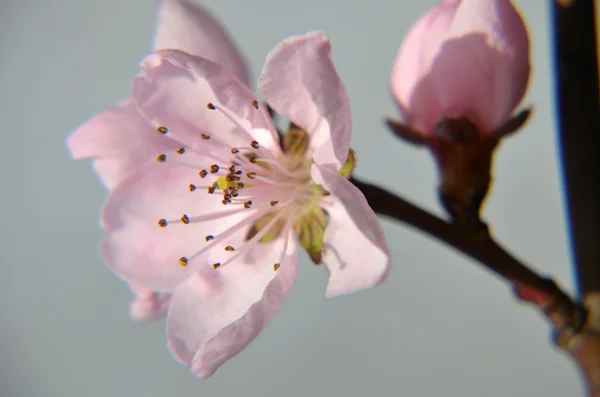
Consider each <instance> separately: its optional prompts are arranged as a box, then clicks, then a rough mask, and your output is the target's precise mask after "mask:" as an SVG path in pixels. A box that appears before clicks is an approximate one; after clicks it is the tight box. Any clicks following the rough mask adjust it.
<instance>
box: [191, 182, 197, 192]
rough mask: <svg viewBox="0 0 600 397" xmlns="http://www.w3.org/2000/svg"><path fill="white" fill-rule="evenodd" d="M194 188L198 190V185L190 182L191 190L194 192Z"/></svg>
mask: <svg viewBox="0 0 600 397" xmlns="http://www.w3.org/2000/svg"><path fill="white" fill-rule="evenodd" d="M194 190H196V185H194V184H193V183H190V192H193V191H194Z"/></svg>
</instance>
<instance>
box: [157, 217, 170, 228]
mask: <svg viewBox="0 0 600 397" xmlns="http://www.w3.org/2000/svg"><path fill="white" fill-rule="evenodd" d="M167 225H168V222H167V220H166V219H164V218H163V219H161V220H159V221H158V226H160V227H165V226H167Z"/></svg>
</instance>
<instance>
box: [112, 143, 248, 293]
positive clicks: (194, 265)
mask: <svg viewBox="0 0 600 397" xmlns="http://www.w3.org/2000/svg"><path fill="white" fill-rule="evenodd" d="M175 156H177V154H170V153H169V154H167V160H166V162H165V163H158V162H157V161H151V162H150V163H148V164H145V165H143V166H140V167H139V168H138V169H137V170H136V171H134V172H132V173H131V174H130V175H129V176H128V177H127V178H126V179H125V180H123V182H122V183H121V184H119V186H117V188H116V189H115V190H114V191H113V192H112V193H111V195H110V197H109V198H108V201H107V203H106V205H105V207H104V210H103V213H102V223H103V226H104V227H105V228H106V230H108V234H107V235H106V237H105V239H104V242H103V245H102V256H103V258H104V261H105V262H106V263H107V264H108V266H109V267H110V268H111V269H112V270H113V271H115V273H117V274H118V275H120V276H121V277H123V278H124V279H126V280H127V281H129V282H135V283H138V284H140V285H142V286H144V287H146V288H149V289H152V290H155V291H163V292H164V291H172V290H173V289H174V288H175V287H176V286H177V285H178V284H179V283H180V282H181V281H183V280H184V279H186V278H187V277H189V276H190V274H192V273H195V272H197V271H201V270H202V269H207V270H209V271H212V268H211V264H212V263H215V262H218V261H220V260H222V259H223V256H224V255H225V254H226V253H225V251H224V250H223V249H224V247H225V246H227V245H233V246H240V245H241V242H242V241H243V238H244V233H245V232H246V231H247V229H248V228H249V227H250V226H249V225H250V222H249V221H247V222H246V224H248V227H246V228H244V227H243V226H244V224H243V223H242V222H243V221H244V220H247V219H250V220H251V219H252V218H249V217H252V216H254V215H255V214H256V213H257V211H259V210H257V209H245V208H244V207H243V206H241V205H238V206H235V207H234V208H232V207H231V206H223V204H222V203H221V200H220V199H219V198H218V197H216V196H215V195H213V194H208V193H207V189H206V186H209V185H210V184H212V182H213V180H208V179H209V178H208V177H207V178H206V179H202V178H200V177H199V176H198V169H201V168H195V167H193V166H190V165H189V164H182V163H180V162H178V161H177V159H178V158H177V157H175ZM183 156H188V157H187V158H188V159H189V158H191V157H192V156H194V153H186V154H184V155H183ZM183 156H182V157H183ZM197 157H198V159H197V162H198V163H199V164H201V162H202V161H205V162H208V161H210V158H205V157H204V156H202V155H198V156H197ZM213 179H214V178H213ZM204 181H206V182H204ZM190 183H197V184H198V190H195V191H193V192H191V191H190V188H189V185H190ZM201 184H202V185H201ZM184 215H186V216H187V217H188V220H189V223H187V224H186V223H184V222H183V221H182V220H181V218H182V217H183V216H184ZM161 219H165V220H167V223H166V225H165V226H164V227H161V226H160V225H159V221H160V220H161ZM229 228H233V229H234V230H235V233H232V234H231V235H230V236H228V237H227V239H226V241H222V242H221V241H218V240H217V239H215V240H214V241H210V242H207V241H205V236H207V235H213V236H218V235H219V234H220V233H222V232H223V231H225V230H227V229H229ZM206 247H208V248H206ZM205 248H206V251H203V252H204V253H203V254H202V255H200V256H194V255H195V254H197V253H198V252H199V251H200V250H202V249H205ZM181 257H187V258H189V259H190V261H189V263H188V264H187V266H184V265H181V264H180V263H179V259H180V258H181ZM192 258H194V259H192Z"/></svg>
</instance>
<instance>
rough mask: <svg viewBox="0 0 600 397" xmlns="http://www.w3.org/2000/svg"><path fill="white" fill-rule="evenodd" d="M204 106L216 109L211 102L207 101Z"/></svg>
mask: <svg viewBox="0 0 600 397" xmlns="http://www.w3.org/2000/svg"><path fill="white" fill-rule="evenodd" d="M206 107H207V108H209V109H210V110H215V109H216V107H215V105H213V104H212V102H209V103H207V104H206Z"/></svg>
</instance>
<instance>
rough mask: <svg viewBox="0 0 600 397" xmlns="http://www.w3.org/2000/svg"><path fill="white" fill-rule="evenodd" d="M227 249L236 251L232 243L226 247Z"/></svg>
mask: <svg viewBox="0 0 600 397" xmlns="http://www.w3.org/2000/svg"><path fill="white" fill-rule="evenodd" d="M225 251H230V252H231V251H235V248H233V246H232V245H228V246H227V247H225Z"/></svg>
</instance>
